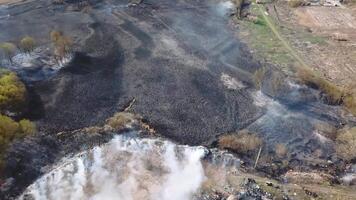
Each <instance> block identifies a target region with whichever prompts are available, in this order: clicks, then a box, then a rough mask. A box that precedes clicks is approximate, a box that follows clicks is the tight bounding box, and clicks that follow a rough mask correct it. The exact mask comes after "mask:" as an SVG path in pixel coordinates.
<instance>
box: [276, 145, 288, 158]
mask: <svg viewBox="0 0 356 200" xmlns="http://www.w3.org/2000/svg"><path fill="white" fill-rule="evenodd" d="M274 151H275V153H276V156H277V157H278V158H284V157H286V156H287V154H288V149H287V147H286V145H284V144H276V146H275V149H274Z"/></svg>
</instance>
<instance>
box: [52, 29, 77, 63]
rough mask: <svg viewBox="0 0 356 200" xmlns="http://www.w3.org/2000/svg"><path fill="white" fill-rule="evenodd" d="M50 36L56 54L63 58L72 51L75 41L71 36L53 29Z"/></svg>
mask: <svg viewBox="0 0 356 200" xmlns="http://www.w3.org/2000/svg"><path fill="white" fill-rule="evenodd" d="M50 37H51V41H52V43H53V46H54V54H55V55H56V56H58V57H59V58H63V57H64V56H66V55H67V54H69V53H70V52H71V50H72V45H73V41H72V39H71V38H70V37H67V36H64V35H63V34H62V33H61V32H59V31H52V32H51V33H50Z"/></svg>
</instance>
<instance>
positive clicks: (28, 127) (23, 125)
mask: <svg viewBox="0 0 356 200" xmlns="http://www.w3.org/2000/svg"><path fill="white" fill-rule="evenodd" d="M19 126H20V130H21V132H22V133H23V134H24V135H33V134H34V133H35V132H36V125H35V124H34V123H32V122H31V121H30V120H28V119H22V120H20V121H19Z"/></svg>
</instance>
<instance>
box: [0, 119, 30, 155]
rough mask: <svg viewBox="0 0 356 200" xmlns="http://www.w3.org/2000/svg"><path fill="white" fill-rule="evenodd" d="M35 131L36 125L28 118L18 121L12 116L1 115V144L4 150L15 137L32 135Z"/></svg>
mask: <svg viewBox="0 0 356 200" xmlns="http://www.w3.org/2000/svg"><path fill="white" fill-rule="evenodd" d="M35 132H36V125H35V124H34V123H32V122H31V121H29V120H27V119H22V120H20V121H19V122H16V121H14V120H13V119H11V118H10V117H7V116H4V115H0V146H1V147H3V148H2V149H1V150H4V148H5V147H6V146H7V145H8V144H9V143H10V142H12V141H13V140H14V139H18V138H22V137H24V136H27V135H32V134H34V133H35Z"/></svg>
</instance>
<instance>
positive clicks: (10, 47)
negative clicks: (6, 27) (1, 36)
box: [0, 42, 16, 61]
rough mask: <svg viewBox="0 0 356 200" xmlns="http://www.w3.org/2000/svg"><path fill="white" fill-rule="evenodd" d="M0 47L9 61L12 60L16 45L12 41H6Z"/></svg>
mask: <svg viewBox="0 0 356 200" xmlns="http://www.w3.org/2000/svg"><path fill="white" fill-rule="evenodd" d="M0 48H1V49H2V51H3V52H4V55H5V56H6V58H7V59H8V60H9V61H12V57H13V56H14V55H15V52H16V46H15V45H14V44H12V43H10V42H5V43H2V44H1V45H0Z"/></svg>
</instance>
